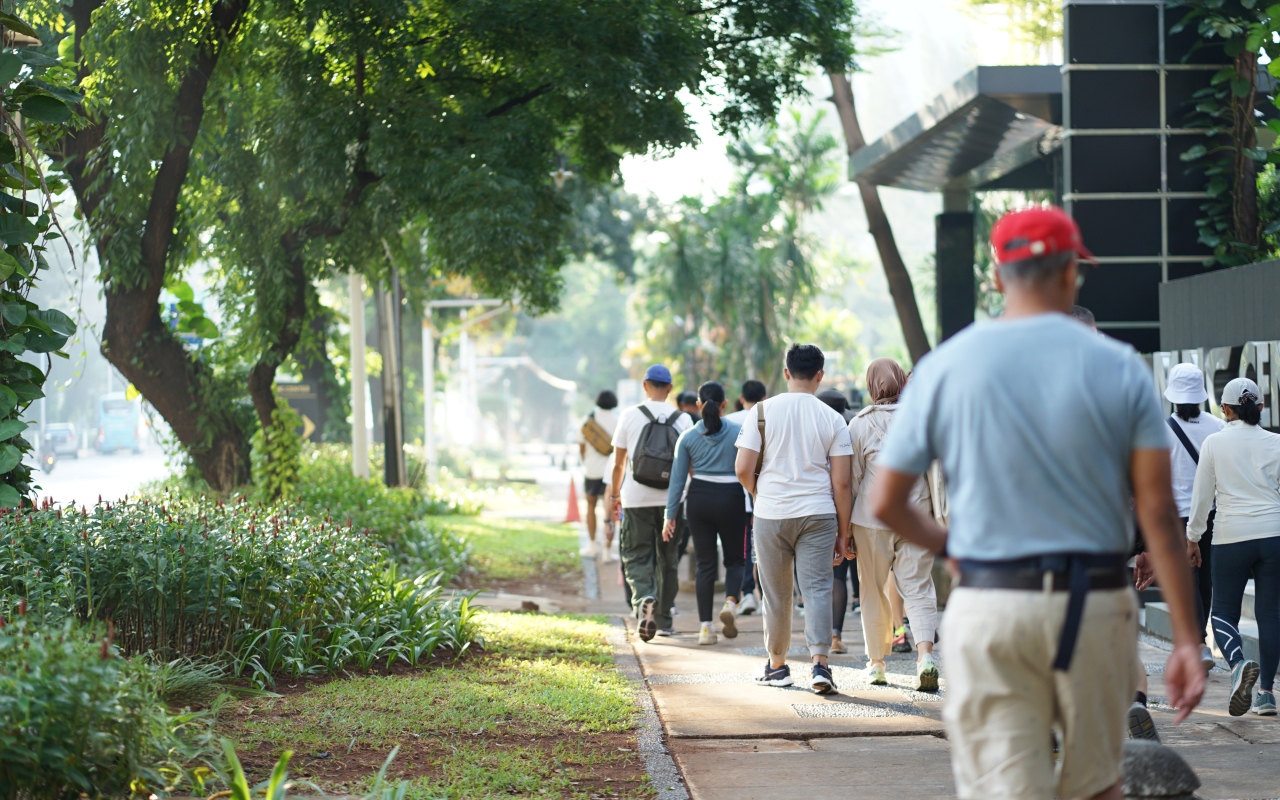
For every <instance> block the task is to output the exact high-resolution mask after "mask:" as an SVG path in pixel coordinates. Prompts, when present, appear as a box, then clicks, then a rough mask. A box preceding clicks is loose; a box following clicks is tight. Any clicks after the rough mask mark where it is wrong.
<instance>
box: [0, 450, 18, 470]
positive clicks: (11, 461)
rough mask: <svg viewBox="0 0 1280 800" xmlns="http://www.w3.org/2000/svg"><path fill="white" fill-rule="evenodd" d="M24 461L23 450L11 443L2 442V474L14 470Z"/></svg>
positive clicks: (0, 454) (0, 462) (0, 467)
mask: <svg viewBox="0 0 1280 800" xmlns="http://www.w3.org/2000/svg"><path fill="white" fill-rule="evenodd" d="M21 463H22V451H21V450H19V449H18V448H16V447H14V446H13V445H11V444H0V475H3V474H5V473H6V472H13V468H14V467H16V466H18V465H19V464H21Z"/></svg>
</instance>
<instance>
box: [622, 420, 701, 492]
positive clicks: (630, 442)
mask: <svg viewBox="0 0 1280 800" xmlns="http://www.w3.org/2000/svg"><path fill="white" fill-rule="evenodd" d="M644 406H645V407H646V408H648V409H649V413H650V414H653V418H654V419H655V420H657V421H658V422H665V421H666V419H667V416H668V415H669V414H676V413H678V414H680V418H679V419H677V420H676V421H675V422H674V423H672V425H673V426H674V427H675V429H676V432H677V433H683V432H685V431H687V430H689V429H690V428H692V427H693V420H691V419H689V415H688V414H685V413H684V412H681V411H678V410H677V409H676V407H675V406H673V405H671V404H670V403H661V402H658V401H657V400H645V401H644ZM648 424H649V418H648V417H646V416H645V415H644V414H643V413H642V412H641V411H640V407H639V406H632V407H631V408H628V409H626V410H625V411H623V412H622V416H620V417H619V418H618V427H617V428H616V429H615V430H614V432H613V446H614V447H616V448H619V449H622V450H626V451H627V463H626V465H625V466H624V467H623V469H624V470H625V473H624V477H623V479H622V507H623V508H648V507H651V506H662V507H663V508H666V506H667V490H666V489H655V488H653V487H652V486H645V485H644V484H641V483H636V482H635V479H634V478H632V477H631V457H632V456H633V455H634V454H635V449H636V445H638V444H639V443H640V433H641V432H642V431H643V430H644V427H645V426H646V425H648Z"/></svg>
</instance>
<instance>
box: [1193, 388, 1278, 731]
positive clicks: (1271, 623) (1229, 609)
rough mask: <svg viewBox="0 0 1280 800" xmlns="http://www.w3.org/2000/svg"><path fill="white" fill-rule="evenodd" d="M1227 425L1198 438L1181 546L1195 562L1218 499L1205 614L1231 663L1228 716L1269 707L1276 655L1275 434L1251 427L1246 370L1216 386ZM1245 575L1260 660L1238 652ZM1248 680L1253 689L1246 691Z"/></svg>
mask: <svg viewBox="0 0 1280 800" xmlns="http://www.w3.org/2000/svg"><path fill="white" fill-rule="evenodd" d="M1222 410H1223V414H1224V415H1225V416H1226V418H1227V427H1226V429H1224V430H1223V431H1221V432H1220V433H1215V434H1213V435H1212V436H1209V437H1208V438H1207V439H1205V440H1204V446H1203V447H1202V448H1201V450H1200V463H1199V465H1198V466H1197V468H1196V480H1195V485H1194V488H1193V489H1192V492H1191V518H1190V520H1189V521H1188V522H1187V539H1188V540H1189V541H1188V545H1187V549H1188V553H1189V555H1190V558H1191V563H1192V565H1193V566H1198V565H1199V563H1200V545H1199V542H1200V538H1201V536H1202V535H1203V534H1204V532H1205V529H1206V527H1207V525H1208V518H1209V511H1210V509H1212V508H1213V506H1214V501H1215V500H1216V501H1217V508H1218V510H1217V515H1216V517H1215V520H1214V531H1213V565H1212V569H1213V603H1212V609H1211V612H1210V620H1211V622H1212V626H1213V634H1214V638H1215V639H1216V640H1217V642H1218V649H1220V650H1221V651H1222V655H1223V656H1224V657H1225V658H1226V659H1227V663H1229V664H1230V665H1231V700H1230V704H1229V706H1228V710H1229V711H1230V713H1231V715H1232V716H1235V717H1238V716H1241V715H1242V714H1244V713H1245V712H1246V711H1252V712H1253V713H1255V714H1260V715H1263V716H1272V715H1274V714H1275V713H1276V701H1275V695H1274V693H1273V688H1274V682H1275V676H1276V664H1277V662H1280V436H1277V435H1276V434H1274V433H1268V432H1267V431H1265V430H1263V429H1262V428H1260V427H1258V423H1259V421H1260V420H1261V416H1262V393H1261V392H1260V391H1259V390H1258V385H1257V384H1256V383H1254V382H1253V381H1251V380H1249V379H1248V378H1236V379H1235V380H1233V381H1231V382H1230V383H1228V384H1227V386H1226V388H1225V389H1223V391H1222ZM1250 578H1252V579H1253V582H1254V589H1255V591H1256V592H1257V596H1256V601H1257V602H1256V603H1255V609H1256V615H1257V618H1258V645H1259V650H1260V657H1261V662H1262V663H1261V664H1259V663H1258V662H1257V661H1252V660H1250V659H1247V658H1245V655H1244V649H1243V642H1242V640H1241V638H1240V630H1239V627H1238V626H1239V624H1240V605H1241V602H1242V600H1243V599H1244V590H1245V584H1246V583H1248V582H1249V579H1250ZM1255 682H1256V683H1257V684H1258V693H1257V697H1256V698H1255V697H1254V696H1253V687H1254V684H1255Z"/></svg>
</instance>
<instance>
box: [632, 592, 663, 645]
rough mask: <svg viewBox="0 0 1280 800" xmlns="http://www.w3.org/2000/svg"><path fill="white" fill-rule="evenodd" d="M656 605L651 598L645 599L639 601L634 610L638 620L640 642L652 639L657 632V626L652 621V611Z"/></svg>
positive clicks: (656, 602) (655, 601)
mask: <svg viewBox="0 0 1280 800" xmlns="http://www.w3.org/2000/svg"><path fill="white" fill-rule="evenodd" d="M656 605H658V601H657V600H655V599H653V598H652V597H645V598H643V599H642V600H641V601H640V605H639V606H638V607H637V608H636V615H637V616H638V617H639V618H640V624H639V625H638V626H637V627H638V628H639V629H640V641H642V642H647V641H649V640H650V639H652V638H653V635H654V634H655V633H657V632H658V624H657V623H656V622H654V621H653V609H654V606H656Z"/></svg>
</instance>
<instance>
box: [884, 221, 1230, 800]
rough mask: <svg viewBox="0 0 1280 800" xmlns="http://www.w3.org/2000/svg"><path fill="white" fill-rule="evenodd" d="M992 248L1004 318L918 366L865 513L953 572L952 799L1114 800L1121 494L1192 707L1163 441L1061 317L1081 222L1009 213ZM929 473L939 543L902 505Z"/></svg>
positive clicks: (1191, 637) (1112, 368)
mask: <svg viewBox="0 0 1280 800" xmlns="http://www.w3.org/2000/svg"><path fill="white" fill-rule="evenodd" d="M991 245H992V249H993V250H994V252H995V260H996V263H997V268H996V274H995V280H996V286H997V287H998V288H999V290H1000V291H1001V292H1002V293H1004V295H1005V313H1004V315H1003V316H1002V317H1001V319H1000V320H999V321H997V322H994V323H992V324H989V325H984V326H973V327H970V328H969V329H968V330H965V331H963V332H961V333H960V334H958V335H957V336H955V337H953V338H952V339H951V340H949V341H948V342H947V343H945V344H943V345H942V346H941V347H939V348H938V349H937V350H935V351H934V352H933V353H932V354H930V355H929V357H928V358H926V359H924V360H922V361H921V363H920V364H919V365H918V366H917V368H916V370H915V372H914V374H913V376H912V380H911V383H910V385H909V386H908V388H907V391H906V392H905V393H904V395H903V397H902V406H901V408H900V409H899V411H898V413H897V417H898V419H897V422H896V423H895V424H894V426H893V427H892V428H891V429H890V430H889V434H888V438H887V441H886V443H885V446H884V450H883V451H882V452H881V453H880V456H879V460H878V462H877V464H878V467H879V476H878V477H877V480H876V483H875V486H874V487H873V488H872V490H871V491H872V510H873V512H874V513H875V515H876V516H877V517H878V518H879V519H880V520H881V521H883V522H884V523H886V524H887V525H889V526H890V527H892V528H893V529H894V530H895V531H897V532H898V533H899V534H900V535H901V536H902V537H903V538H905V539H908V540H910V541H913V542H915V543H917V544H920V545H922V546H924V547H926V548H928V549H929V550H932V551H933V552H935V553H938V554H940V555H945V556H948V557H949V558H950V559H952V560H951V566H952V567H953V570H954V569H958V571H959V584H958V588H957V589H956V590H955V591H954V592H953V593H952V594H951V597H950V599H949V601H948V605H947V613H946V616H945V618H944V619H943V622H942V637H941V638H942V641H943V642H944V643H945V646H946V658H947V673H948V687H947V698H946V705H945V707H944V710H943V719H944V721H945V723H946V727H947V736H948V739H949V740H950V742H951V745H952V767H953V769H954V772H955V778H956V787H957V789H958V791H959V796H960V797H961V798H964V799H965V800H978V798H981V799H982V800H1013V798H1017V800H1050V798H1052V797H1055V796H1056V797H1059V798H1062V800H1068V799H1069V798H1107V799H1108V800H1110V799H1112V798H1114V800H1119V799H1120V798H1121V797H1122V793H1121V781H1120V777H1121V776H1120V763H1121V746H1122V745H1123V743H1124V739H1125V728H1126V723H1125V715H1126V711H1127V710H1128V708H1129V703H1130V700H1131V699H1132V698H1133V696H1134V689H1135V682H1136V675H1137V673H1138V661H1137V658H1138V655H1137V647H1136V642H1137V621H1138V609H1137V603H1136V596H1135V594H1134V592H1133V590H1132V588H1131V586H1130V583H1129V575H1128V572H1127V570H1126V568H1125V562H1126V560H1127V557H1128V554H1129V551H1130V547H1131V543H1132V540H1133V525H1132V522H1131V516H1130V497H1131V495H1132V498H1133V500H1134V501H1135V502H1136V509H1137V515H1138V521H1139V522H1140V523H1141V525H1142V530H1143V531H1144V532H1145V534H1146V540H1147V548H1148V552H1149V556H1150V558H1151V560H1152V561H1153V562H1154V565H1155V570H1156V574H1157V576H1158V577H1159V580H1160V585H1161V586H1162V587H1163V588H1164V590H1165V591H1164V594H1165V597H1166V598H1167V599H1168V600H1169V605H1170V613H1171V615H1172V618H1173V629H1174V647H1173V652H1172V653H1171V654H1170V656H1169V662H1168V665H1167V667H1166V669H1165V673H1164V681H1165V689H1166V693H1167V694H1168V697H1169V701H1170V702H1171V703H1172V704H1173V705H1174V706H1176V707H1178V709H1179V711H1178V717H1177V720H1178V721H1181V720H1182V719H1183V718H1185V717H1186V715H1187V714H1189V713H1190V712H1191V710H1192V709H1193V708H1195V706H1196V704H1197V703H1198V702H1199V701H1200V696H1201V694H1203V692H1204V680H1205V678H1204V672H1203V669H1202V667H1201V666H1200V650H1199V647H1198V642H1199V640H1200V638H1201V637H1200V636H1198V635H1197V632H1196V614H1195V609H1194V607H1193V606H1192V604H1191V600H1190V598H1191V585H1190V581H1191V576H1190V572H1189V570H1188V568H1187V557H1186V554H1185V552H1184V545H1183V544H1182V541H1181V535H1180V531H1179V530H1178V515H1177V508H1176V506H1175V505H1174V503H1173V494H1172V491H1171V489H1170V485H1171V484H1170V477H1169V440H1168V431H1167V429H1166V428H1165V423H1164V415H1163V413H1162V411H1161V408H1160V403H1159V400H1158V398H1157V396H1156V393H1155V387H1154V385H1153V384H1152V381H1151V377H1150V375H1149V373H1148V370H1147V369H1146V366H1145V365H1144V364H1143V362H1142V360H1141V359H1140V358H1138V356H1137V354H1136V353H1134V351H1133V350H1132V348H1130V347H1128V346H1126V345H1123V344H1120V343H1119V342H1116V341H1115V340H1112V339H1108V338H1106V337H1103V336H1098V335H1097V334H1095V333H1093V332H1092V331H1090V330H1088V329H1087V328H1086V327H1085V326H1083V325H1081V324H1079V323H1078V322H1076V321H1075V320H1073V319H1071V318H1070V317H1069V316H1068V314H1069V313H1070V311H1071V308H1072V306H1073V304H1074V303H1075V299H1076V292H1077V289H1078V287H1079V285H1080V283H1081V281H1082V279H1083V275H1084V272H1083V270H1082V267H1081V265H1080V263H1079V260H1080V258H1081V257H1083V258H1085V259H1089V260H1090V261H1091V260H1092V257H1091V256H1090V254H1089V252H1088V251H1087V250H1086V249H1085V248H1084V244H1083V242H1082V241H1081V237H1080V229H1079V228H1078V227H1077V226H1076V224H1075V222H1074V221H1073V220H1072V219H1071V218H1070V217H1068V216H1067V215H1066V214H1065V213H1064V212H1063V211H1062V210H1060V209H1057V208H1036V209H1030V210H1027V211H1019V212H1015V213H1012V214H1008V215H1006V216H1005V217H1004V218H1003V219H1001V220H1000V221H999V222H998V223H997V224H996V226H995V228H994V230H993V231H992V233H991ZM1099 386H1103V387H1106V389H1105V390H1103V391H1098V390H1097V387H1099ZM935 459H937V460H939V461H940V462H941V463H942V469H943V473H944V474H945V476H946V480H947V488H948V496H949V498H950V510H951V515H950V526H951V527H950V530H944V529H942V528H941V527H939V525H938V524H937V523H936V522H935V521H934V520H933V518H932V517H930V516H928V515H926V514H923V513H921V512H920V511H918V510H917V509H915V507H914V506H913V505H912V504H911V503H910V496H911V490H912V488H913V487H914V486H915V483H916V479H917V477H918V476H920V475H921V474H923V473H924V472H925V470H926V469H928V467H929V465H930V464H931V463H932V462H933V461H934V460H935ZM1054 730H1056V731H1058V733H1059V737H1060V742H1061V752H1062V759H1061V770H1060V771H1059V772H1058V774H1057V775H1055V773H1054V769H1053V762H1052V758H1051V753H1050V747H1051V732H1052V731H1054Z"/></svg>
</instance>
